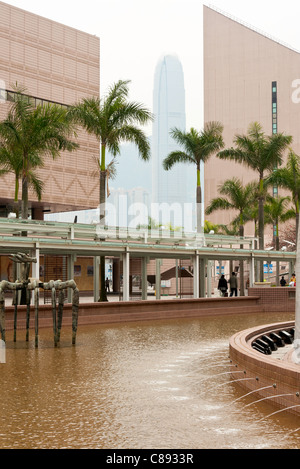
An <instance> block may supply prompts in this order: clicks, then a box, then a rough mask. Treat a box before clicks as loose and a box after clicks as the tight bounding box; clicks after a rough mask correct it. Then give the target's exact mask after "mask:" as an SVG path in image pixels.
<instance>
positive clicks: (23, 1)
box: [5, 0, 300, 129]
mask: <svg viewBox="0 0 300 469" xmlns="http://www.w3.org/2000/svg"><path fill="white" fill-rule="evenodd" d="M5 3H8V4H10V5H14V6H16V7H19V8H23V9H24V10H27V11H30V12H32V13H36V14H38V15H41V16H44V17H47V18H49V19H51V20H54V21H58V22H60V23H64V24H66V25H68V26H71V27H74V28H76V29H80V30H82V31H85V32H88V33H90V34H95V35H96V36H98V37H100V40H101V93H104V92H105V91H106V90H107V88H108V86H109V85H110V84H112V83H113V82H115V81H117V80H119V79H129V80H131V81H132V83H131V87H130V91H131V92H130V97H131V98H132V99H134V100H138V101H140V102H143V103H144V104H145V105H146V106H148V107H149V108H150V109H151V110H152V107H153V106H152V93H153V77H154V70H155V66H156V64H157V61H158V60H159V58H160V57H161V56H162V55H163V54H168V53H175V54H177V55H178V57H179V59H180V61H181V63H182V65H183V70H184V76H185V88H186V114H187V127H188V128H190V127H191V126H194V127H196V128H198V129H200V128H201V126H202V124H203V122H202V109H203V107H202V105H203V100H202V35H203V29H202V10H203V1H202V0H84V1H78V0H72V1H71V0H51V1H45V0H44V1H41V0H7V1H6V2H5ZM204 3H205V4H206V5H210V1H208V2H204ZM211 4H212V5H213V6H215V7H217V8H220V9H221V10H223V11H224V12H226V13H228V14H230V15H232V16H234V17H236V18H238V19H240V20H242V21H245V22H246V23H248V24H250V25H252V26H254V27H255V28H257V29H259V30H262V31H264V32H266V33H267V34H269V35H272V36H274V37H275V38H277V39H279V40H280V41H282V42H285V43H288V44H290V45H291V46H292V47H293V48H295V49H298V50H300V28H299V21H300V2H299V1H297V0H285V1H282V0H273V1H272V2H271V1H270V0H251V1H247V2H246V1H241V0H212V3H211ZM295 78H300V64H299V77H295Z"/></svg>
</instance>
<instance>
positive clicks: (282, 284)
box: [280, 276, 286, 287]
mask: <svg viewBox="0 0 300 469" xmlns="http://www.w3.org/2000/svg"><path fill="white" fill-rule="evenodd" d="M280 285H281V286H282V287H285V286H286V280H285V278H284V276H282V279H281V280H280Z"/></svg>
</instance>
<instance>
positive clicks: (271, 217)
mask: <svg viewBox="0 0 300 469" xmlns="http://www.w3.org/2000/svg"><path fill="white" fill-rule="evenodd" d="M290 200H291V199H290V197H272V198H270V199H269V200H268V202H267V203H266V204H265V208H264V210H265V224H266V225H271V226H272V227H273V228H274V234H273V238H274V245H275V249H276V251H279V249H280V243H279V223H285V222H286V221H288V220H290V219H291V218H295V211H294V210H292V209H290V208H289V207H288V204H289V202H290ZM276 265H277V268H276V272H277V276H276V284H277V285H278V286H279V275H278V273H279V262H277V263H276Z"/></svg>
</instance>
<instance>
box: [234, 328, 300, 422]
mask: <svg viewBox="0 0 300 469" xmlns="http://www.w3.org/2000/svg"><path fill="white" fill-rule="evenodd" d="M294 325H295V323H294V322H288V323H280V324H278V323H277V324H272V325H270V324H268V325H266V326H261V327H259V328H257V327H256V328H252V329H248V330H246V331H242V332H239V333H237V334H236V335H234V336H233V337H232V338H231V339H230V344H229V347H230V359H231V360H232V364H233V365H235V366H236V369H237V370H240V371H241V372H243V373H244V377H245V379H243V381H239V385H240V386H242V387H243V388H244V389H246V390H247V391H249V392H253V395H254V396H257V397H258V398H261V399H264V398H267V399H266V401H267V402H271V403H272V404H274V406H275V407H276V408H277V409H278V410H279V411H280V410H281V411H282V412H287V413H293V414H296V415H298V416H299V415H300V365H298V364H295V363H293V361H292V358H293V353H294V347H293V345H289V346H287V345H286V347H285V348H284V349H281V352H280V354H278V353H277V352H276V353H273V354H272V355H264V354H262V353H260V352H258V351H256V350H254V349H253V347H252V343H253V342H254V341H256V339H258V338H260V337H262V336H263V335H269V334H271V333H276V334H277V333H279V331H282V330H286V329H291V328H293V327H294ZM255 391H256V392H255ZM275 410H276V409H275Z"/></svg>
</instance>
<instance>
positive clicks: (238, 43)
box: [204, 7, 300, 234]
mask: <svg viewBox="0 0 300 469" xmlns="http://www.w3.org/2000/svg"><path fill="white" fill-rule="evenodd" d="M299 78H300V54H299V52H296V51H295V50H293V49H292V48H290V47H288V46H286V45H283V44H281V43H279V42H277V41H276V40H274V39H272V38H269V37H267V36H266V35H264V34H262V33H260V32H257V31H255V30H254V29H252V28H251V27H248V26H246V25H244V24H241V23H238V22H236V21H235V20H233V19H231V18H230V17H228V16H226V15H224V14H222V13H220V12H218V11H217V10H214V9H211V8H208V7H204V109H205V111H204V112H205V121H213V120H217V121H220V122H222V123H223V124H224V139H225V145H226V148H228V147H231V146H233V139H234V136H235V135H236V134H237V133H241V134H245V133H247V130H248V127H249V124H251V123H252V122H255V121H257V122H259V123H260V124H261V125H262V126H263V129H264V131H265V132H266V133H267V134H268V135H271V134H272V133H273V132H274V133H275V132H284V133H286V134H288V135H292V136H293V139H294V141H293V145H292V147H293V150H294V151H295V152H296V153H297V154H299V155H300V104H299V96H300V93H299V89H300V84H299V83H300V80H298V79H299ZM297 80H298V81H297ZM232 177H239V178H241V179H242V180H243V182H244V183H248V182H250V181H253V180H258V176H257V174H255V173H253V172H251V171H250V170H249V169H248V168H245V167H243V166H241V165H238V164H235V163H233V162H231V161H222V160H220V159H218V158H216V157H214V158H212V159H211V160H210V161H209V162H208V164H206V166H205V204H206V206H207V204H208V203H209V202H210V200H211V199H213V198H214V197H217V196H218V195H219V192H218V188H219V186H220V185H221V184H222V183H223V182H224V181H225V180H227V179H231V178H232ZM209 220H210V221H211V222H213V223H223V224H228V223H230V221H231V220H232V214H230V213H228V212H224V211H220V212H216V213H215V214H213V215H212V216H210V217H209ZM247 232H248V233H247V234H251V233H253V225H252V224H248V225H247Z"/></svg>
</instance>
